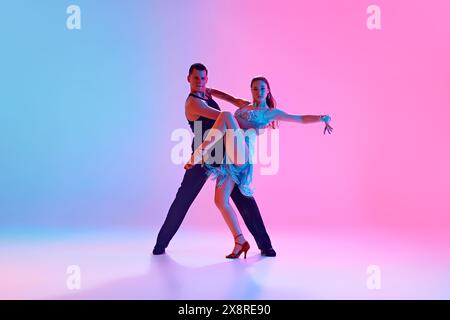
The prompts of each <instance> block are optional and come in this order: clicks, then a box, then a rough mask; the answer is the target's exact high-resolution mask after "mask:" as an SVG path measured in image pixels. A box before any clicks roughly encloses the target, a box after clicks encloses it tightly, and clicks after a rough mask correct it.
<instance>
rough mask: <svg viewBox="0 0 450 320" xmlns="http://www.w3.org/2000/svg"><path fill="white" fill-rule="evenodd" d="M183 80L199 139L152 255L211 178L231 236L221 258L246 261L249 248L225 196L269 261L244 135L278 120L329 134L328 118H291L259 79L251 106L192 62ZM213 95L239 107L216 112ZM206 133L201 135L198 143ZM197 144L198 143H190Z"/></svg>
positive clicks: (160, 250)
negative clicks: (213, 85)
mask: <svg viewBox="0 0 450 320" xmlns="http://www.w3.org/2000/svg"><path fill="white" fill-rule="evenodd" d="M187 80H188V82H189V84H190V94H189V96H188V98H187V99H186V104H185V115H186V118H187V120H188V123H189V125H190V127H191V129H192V131H193V132H194V134H195V135H201V136H200V137H194V140H193V141H192V151H193V152H192V155H191V157H190V159H189V162H188V163H186V165H185V166H184V168H185V169H186V172H185V174H184V177H183V180H182V182H181V186H180V187H179V189H178V191H177V194H176V196H175V200H174V201H173V203H172V205H171V206H170V209H169V212H168V214H167V217H166V219H165V221H164V224H163V226H162V227H161V230H160V231H159V233H158V237H157V240H156V245H155V247H154V249H153V254H155V255H158V254H163V253H165V248H166V247H167V246H168V244H169V242H170V240H171V239H172V237H173V236H174V235H175V233H176V232H177V230H178V228H179V227H180V225H181V223H182V221H183V219H184V217H185V216H186V213H187V211H188V209H189V207H190V206H191V204H192V203H193V202H194V200H195V198H196V197H197V195H198V193H199V192H200V190H201V189H202V187H203V185H204V184H205V182H206V180H207V179H208V177H211V178H212V179H214V180H216V188H215V196H214V202H215V204H216V206H217V207H218V209H219V210H220V212H221V213H222V216H223V218H224V220H225V222H226V223H227V225H228V228H229V229H230V231H231V233H232V235H233V238H234V248H233V251H232V252H231V253H230V254H229V255H227V256H226V258H229V259H235V258H239V257H240V255H241V254H242V253H243V254H244V258H246V257H247V252H248V250H249V249H250V245H249V243H248V242H247V241H246V239H245V237H244V236H243V234H242V231H241V228H240V226H239V222H238V219H237V216H236V213H235V212H234V210H233V208H232V206H231V204H230V198H231V199H232V200H233V202H234V203H235V205H236V208H237V209H238V211H239V213H240V214H241V216H242V218H243V220H244V223H245V225H246V226H247V228H248V230H249V231H250V233H251V234H252V235H253V237H254V238H255V241H256V244H257V246H258V248H259V249H260V250H261V255H262V256H269V257H274V256H276V252H275V250H274V249H273V248H272V244H271V241H270V238H269V235H268V234H267V231H266V228H265V226H264V222H263V220H262V218H261V214H260V212H259V208H258V205H257V204H256V201H255V199H254V197H253V190H252V189H251V186H250V184H251V182H252V177H253V164H252V161H251V156H252V151H253V150H252V144H251V143H250V139H249V137H250V136H251V135H248V134H247V133H249V132H252V133H254V134H256V135H257V134H259V133H260V132H261V130H264V129H266V128H267V129H268V128H276V127H277V123H278V121H290V122H297V123H313V122H324V123H325V127H324V131H323V132H324V134H325V133H326V132H328V133H329V134H331V132H332V131H333V128H332V127H331V126H330V124H329V122H330V120H331V118H330V116H328V115H291V114H288V113H286V112H284V111H282V110H280V109H278V108H276V102H275V99H274V97H273V95H272V92H271V89H270V85H269V82H268V81H267V79H266V78H264V77H256V78H254V79H252V81H251V82H250V89H251V94H252V99H253V102H252V103H250V102H249V101H247V100H244V99H238V98H235V97H233V96H231V95H229V94H226V93H224V92H221V91H219V90H215V89H210V88H207V87H206V83H207V82H208V70H207V69H206V67H205V66H204V65H203V64H201V63H195V64H193V65H192V66H191V67H190V68H189V73H188V76H187ZM213 97H216V98H218V99H222V100H225V101H227V102H229V103H231V104H233V105H234V106H236V107H237V108H238V109H237V110H236V112H235V113H234V114H232V113H231V112H227V111H223V112H221V111H220V107H219V105H218V104H217V103H216V102H215V101H214V100H213ZM197 121H198V123H197V124H200V125H201V130H195V131H198V132H195V131H194V125H195V122H197ZM205 132H206V137H205V139H204V140H203V137H204V133H205ZM218 138H220V139H218ZM236 140H237V142H236ZM196 141H201V142H200V144H198V145H195V144H194V142H196ZM217 144H219V147H224V152H223V153H222V155H221V156H220V155H219V156H216V152H215V151H217V146H218V145H217ZM211 159H213V160H214V161H211Z"/></svg>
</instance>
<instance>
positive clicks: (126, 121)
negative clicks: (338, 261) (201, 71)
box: [0, 0, 450, 248]
mask: <svg viewBox="0 0 450 320" xmlns="http://www.w3.org/2000/svg"><path fill="white" fill-rule="evenodd" d="M70 4H76V5H79V6H80V7H81V26H82V28H81V30H68V29H67V28H66V18H67V16H68V15H67V14H66V8H67V7H68V6H69V5H70ZM370 4H377V5H379V6H380V7H381V25H382V29H381V30H373V31H371V30H368V29H367V27H366V19H367V16H368V15H367V14H366V8H367V7H368V6H369V5H370ZM1 11H2V16H1V19H0V30H2V31H1V32H2V37H1V45H0V46H1V51H2V55H1V56H2V58H1V59H0V69H1V72H0V79H1V86H0V87H1V95H0V106H1V108H0V119H1V122H2V124H1V126H0V148H1V156H0V168H1V178H0V190H1V192H0V226H1V229H2V230H3V231H2V232H3V233H8V232H10V233H14V232H21V230H47V229H48V230H51V229H54V230H69V229H83V228H89V229H93V230H97V229H98V230H99V229H104V228H125V227H127V228H135V227H136V228H138V227H139V228H142V227H143V228H148V230H154V229H156V230H157V229H158V228H159V227H160V226H161V224H162V222H163V220H164V218H165V216H166V213H167V210H168V208H169V206H170V204H171V202H172V200H173V198H174V196H175V193H176V191H177V189H178V187H179V184H180V182H181V179H182V176H183V174H184V170H183V167H182V165H175V164H173V163H171V161H170V150H171V149H172V148H173V147H174V145H175V142H172V141H171V140H170V135H171V133H172V132H173V131H174V130H175V129H177V128H185V129H188V128H189V127H188V125H187V122H186V120H185V117H184V100H185V98H186V96H187V94H188V91H189V87H188V83H187V82H186V74H187V70H188V68H189V66H190V64H192V63H194V62H202V63H204V64H205V65H206V66H207V67H208V69H209V86H211V87H214V88H218V89H222V90H224V91H226V92H229V93H231V94H233V95H235V96H240V97H243V98H247V99H250V98H251V95H250V90H249V82H250V79H251V78H252V77H253V76H255V75H259V74H262V75H264V76H266V77H267V78H268V79H269V81H270V83H271V87H272V93H273V95H274V96H275V98H276V99H277V101H278V104H279V107H280V108H281V109H283V110H285V111H287V112H290V113H295V114H322V113H327V114H330V115H331V116H332V118H333V120H332V126H333V127H334V132H333V134H332V135H326V136H324V135H323V133H322V130H323V126H322V125H321V124H309V125H295V124H293V123H282V124H281V126H280V130H279V132H280V169H279V172H278V174H277V175H273V176H261V175H259V174H258V170H256V172H257V174H256V175H255V183H254V187H255V189H256V194H255V198H256V199H257V202H258V205H259V206H260V209H261V212H262V215H263V217H264V220H265V223H266V226H267V227H268V229H269V230H270V229H271V228H273V229H277V230H283V228H286V229H288V228H294V229H295V228H297V227H300V226H303V227H304V226H307V225H311V226H317V227H319V228H320V227H322V226H323V227H325V226H326V227H334V226H336V227H338V226H345V227H349V228H350V229H357V228H359V227H362V226H364V227H369V228H376V227H382V228H390V229H391V230H393V231H394V232H397V231H398V232H400V231H401V230H404V229H409V230H416V231H415V232H414V236H413V238H411V239H412V240H414V239H416V240H420V239H422V237H421V236H423V237H424V238H426V237H427V236H428V235H436V234H441V235H445V234H447V232H448V231H449V229H450V215H449V213H450V204H449V202H448V199H449V196H450V191H449V190H450V188H449V180H450V179H449V178H450V170H449V169H448V163H450V148H449V147H450V127H449V126H448V125H447V120H448V118H449V116H450V90H449V88H450V62H449V57H450V41H449V39H450V22H449V21H450V20H449V18H448V17H449V12H450V2H448V1H446V0H433V1H424V0H423V1H403V0H396V1H383V0H377V1H375V2H373V1H363V0H344V1H331V0H327V1H326V0H320V1H276V2H275V1H262V0H258V1H237V0H232V1H229V0H227V1H138V0H130V1H118V0H117V1H110V0H108V1H105V0H101V1H83V0H79V1H75V2H71V1H58V2H54V1H20V0H19V1H8V2H6V3H2V10H1ZM220 105H221V107H222V109H223V110H230V111H233V110H234V107H233V106H231V105H228V104H226V103H224V102H220ZM213 191H214V184H213V182H211V181H209V182H208V183H207V184H206V185H205V187H204V189H203V190H202V192H201V193H200V195H199V197H198V198H197V200H196V202H195V203H194V204H193V206H192V207H191V210H190V211H189V214H188V216H187V218H186V220H185V223H184V224H183V228H186V227H189V226H192V227H196V228H203V229H205V230H206V229H208V230H214V229H220V230H224V228H226V226H225V224H224V222H223V221H222V218H221V216H220V213H219V211H218V210H217V209H216V208H215V206H214V203H213ZM154 236H155V238H156V234H155V235H154ZM272 237H276V235H273V236H272ZM151 245H152V244H149V248H150V247H151Z"/></svg>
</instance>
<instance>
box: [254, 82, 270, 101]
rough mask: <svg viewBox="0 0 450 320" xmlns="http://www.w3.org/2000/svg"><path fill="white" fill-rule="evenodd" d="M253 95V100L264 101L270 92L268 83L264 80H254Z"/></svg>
mask: <svg viewBox="0 0 450 320" xmlns="http://www.w3.org/2000/svg"><path fill="white" fill-rule="evenodd" d="M251 90H252V96H253V101H257V102H263V101H265V100H266V98H267V95H268V94H269V88H268V87H267V83H266V82H265V81H262V80H256V81H254V82H253V84H252V87H251Z"/></svg>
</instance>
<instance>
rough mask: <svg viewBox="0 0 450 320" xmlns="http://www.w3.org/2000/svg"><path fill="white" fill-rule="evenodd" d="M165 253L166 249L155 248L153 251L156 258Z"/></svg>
mask: <svg viewBox="0 0 450 320" xmlns="http://www.w3.org/2000/svg"><path fill="white" fill-rule="evenodd" d="M164 253H166V250H165V249H164V248H157V247H155V248H154V249H153V254H154V255H155V256H157V255H160V254H164Z"/></svg>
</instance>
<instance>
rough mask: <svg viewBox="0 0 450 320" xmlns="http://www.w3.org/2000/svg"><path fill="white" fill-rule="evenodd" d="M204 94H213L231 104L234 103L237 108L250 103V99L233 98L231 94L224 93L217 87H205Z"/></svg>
mask: <svg viewBox="0 0 450 320" xmlns="http://www.w3.org/2000/svg"><path fill="white" fill-rule="evenodd" d="M206 94H209V95H211V96H214V97H216V98H218V99H221V100H224V101H227V102H229V103H231V104H233V105H235V106H236V107H238V108H242V107H246V106H248V105H249V104H250V101H247V100H244V99H239V98H235V97H233V96H231V95H229V94H228V93H225V92H223V91H220V90H217V89H213V88H208V89H206Z"/></svg>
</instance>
